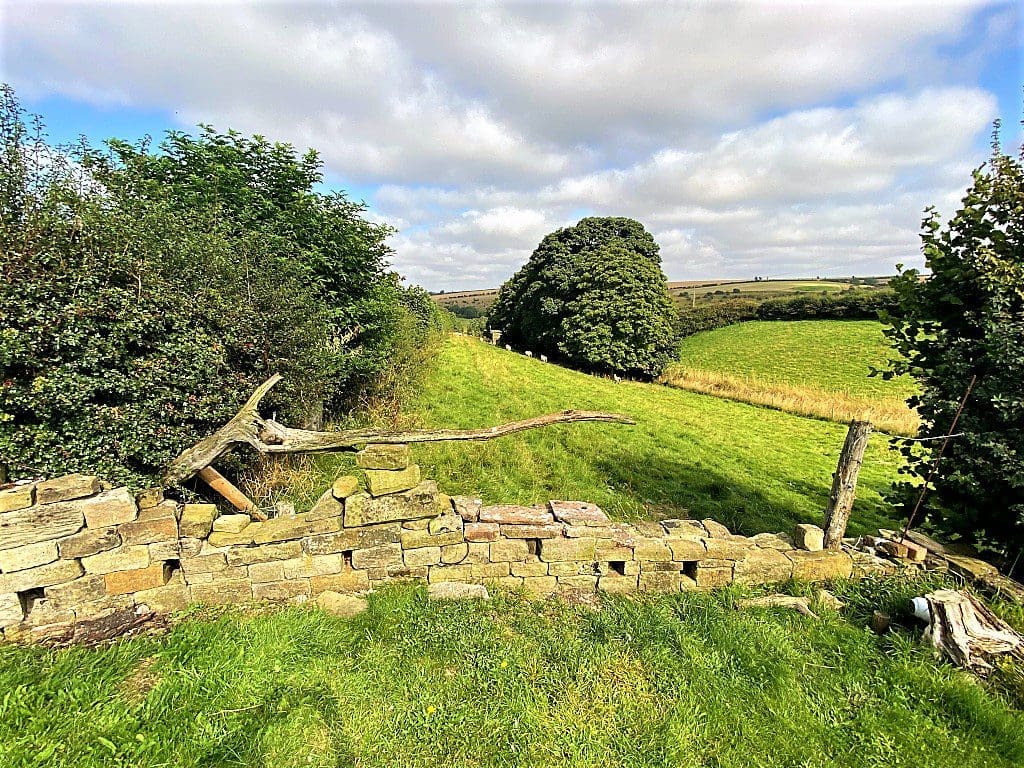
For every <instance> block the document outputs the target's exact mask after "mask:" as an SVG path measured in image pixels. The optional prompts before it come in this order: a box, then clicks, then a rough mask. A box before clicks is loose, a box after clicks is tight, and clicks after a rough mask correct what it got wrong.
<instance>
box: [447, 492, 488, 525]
mask: <svg viewBox="0 0 1024 768" xmlns="http://www.w3.org/2000/svg"><path fill="white" fill-rule="evenodd" d="M482 506H483V502H482V501H481V500H480V499H474V498H473V497H472V496H452V507H453V508H454V509H455V514H457V515H458V516H459V517H461V518H462V520H463V521H464V522H467V523H475V522H477V521H478V520H479V519H480V508H481V507H482Z"/></svg>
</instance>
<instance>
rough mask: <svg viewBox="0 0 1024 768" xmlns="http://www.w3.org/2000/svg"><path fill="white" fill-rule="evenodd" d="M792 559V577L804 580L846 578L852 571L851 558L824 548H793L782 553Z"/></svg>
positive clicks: (843, 553)
mask: <svg viewBox="0 0 1024 768" xmlns="http://www.w3.org/2000/svg"><path fill="white" fill-rule="evenodd" d="M784 554H785V555H786V557H788V558H789V559H790V560H792V561H793V578H794V579H803V580H804V581H828V580H830V579H848V578H850V574H851V573H852V572H853V558H852V557H850V556H849V555H848V554H846V553H845V552H839V551H834V550H829V549H825V550H822V551H820V552H805V551H803V550H799V549H795V550H792V551H790V552H786V553H784Z"/></svg>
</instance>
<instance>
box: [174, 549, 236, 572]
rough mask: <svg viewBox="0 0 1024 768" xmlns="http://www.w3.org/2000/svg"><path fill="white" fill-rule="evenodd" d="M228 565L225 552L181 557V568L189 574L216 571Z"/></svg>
mask: <svg viewBox="0 0 1024 768" xmlns="http://www.w3.org/2000/svg"><path fill="white" fill-rule="evenodd" d="M227 567H228V563H227V559H226V558H225V556H224V553H223V552H214V553H213V554H209V555H199V556H198V557H183V558H181V570H183V571H184V572H185V573H186V574H187V575H192V574H193V573H215V572H216V571H223V570H224V569H225V568H227Z"/></svg>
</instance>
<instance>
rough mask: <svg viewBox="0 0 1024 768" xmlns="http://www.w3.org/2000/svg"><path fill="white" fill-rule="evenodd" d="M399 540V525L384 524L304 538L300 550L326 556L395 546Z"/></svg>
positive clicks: (400, 538) (400, 536)
mask: <svg viewBox="0 0 1024 768" xmlns="http://www.w3.org/2000/svg"><path fill="white" fill-rule="evenodd" d="M401 540H402V530H401V527H400V526H399V524H398V523H384V524H380V525H368V526H365V527H362V528H346V529H345V530H343V531H339V532H337V533H328V534H324V535H322V536H311V537H309V538H304V539H302V550H303V551H304V552H307V553H309V554H311V555H328V554H333V553H335V552H350V551H352V550H355V549H369V548H370V547H379V546H380V545H382V544H397V543H399V542H400V541H401Z"/></svg>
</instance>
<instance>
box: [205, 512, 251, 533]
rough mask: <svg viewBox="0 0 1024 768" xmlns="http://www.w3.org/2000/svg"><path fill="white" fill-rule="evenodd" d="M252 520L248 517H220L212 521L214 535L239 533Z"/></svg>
mask: <svg viewBox="0 0 1024 768" xmlns="http://www.w3.org/2000/svg"><path fill="white" fill-rule="evenodd" d="M251 522H252V518H250V517H249V516H248V515H220V516H219V517H217V518H215V519H214V521H213V531H214V533H241V532H242V531H243V530H244V529H245V528H246V526H248V525H249V523H251Z"/></svg>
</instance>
